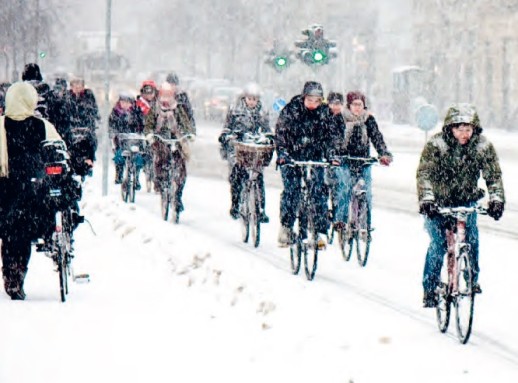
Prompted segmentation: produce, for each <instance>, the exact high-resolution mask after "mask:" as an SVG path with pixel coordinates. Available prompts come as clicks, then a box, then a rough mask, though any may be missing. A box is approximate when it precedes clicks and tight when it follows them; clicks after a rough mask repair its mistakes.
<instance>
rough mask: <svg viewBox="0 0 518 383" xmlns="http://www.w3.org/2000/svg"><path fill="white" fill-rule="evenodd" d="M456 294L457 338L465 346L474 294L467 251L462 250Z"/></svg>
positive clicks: (469, 328)
mask: <svg viewBox="0 0 518 383" xmlns="http://www.w3.org/2000/svg"><path fill="white" fill-rule="evenodd" d="M457 278H458V293H457V294H456V296H455V300H454V305H455V317H456V323H457V337H458V338H459V341H460V342H461V343H462V344H466V343H467V342H468V340H469V336H470V335H471V328H472V325H473V309H474V305H475V294H474V293H473V273H472V271H471V263H470V261H469V254H468V251H467V249H462V250H461V253H460V256H459V259H458V260H457Z"/></svg>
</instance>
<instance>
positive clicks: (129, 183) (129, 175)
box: [117, 133, 145, 203]
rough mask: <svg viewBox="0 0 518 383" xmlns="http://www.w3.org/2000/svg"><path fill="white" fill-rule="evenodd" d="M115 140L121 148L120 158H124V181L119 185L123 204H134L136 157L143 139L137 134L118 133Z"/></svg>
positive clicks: (140, 151)
mask: <svg viewBox="0 0 518 383" xmlns="http://www.w3.org/2000/svg"><path fill="white" fill-rule="evenodd" d="M117 139H118V140H119V141H120V146H121V147H122V148H123V150H122V156H123V157H124V158H125V166H124V167H125V170H124V172H125V173H124V179H123V181H122V184H121V195H122V200H123V201H124V202H128V200H129V202H131V203H134V202H135V194H136V188H137V163H136V160H137V155H138V154H140V153H142V152H143V150H141V149H142V148H143V146H144V142H145V137H144V136H142V135H141V134H139V133H119V134H117Z"/></svg>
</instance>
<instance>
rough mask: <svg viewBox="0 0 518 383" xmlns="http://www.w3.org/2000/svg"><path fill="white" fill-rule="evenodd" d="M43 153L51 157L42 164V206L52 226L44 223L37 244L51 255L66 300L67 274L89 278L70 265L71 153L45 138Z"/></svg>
mask: <svg viewBox="0 0 518 383" xmlns="http://www.w3.org/2000/svg"><path fill="white" fill-rule="evenodd" d="M43 151H44V152H46V153H45V155H46V156H51V157H53V158H52V159H51V160H50V161H49V160H47V162H46V164H45V176H44V180H43V185H45V188H44V190H45V196H44V198H45V200H44V206H45V207H46V209H48V210H47V213H46V215H45V217H47V218H48V219H50V220H51V221H52V224H51V225H52V226H51V228H49V227H45V229H44V230H45V233H44V235H43V243H38V244H37V245H36V249H37V251H40V252H44V253H45V255H46V256H47V257H49V258H51V259H52V260H53V262H54V265H55V266H56V271H57V272H58V275H59V287H60V289H59V290H60V298H61V301H62V302H65V301H66V296H67V294H68V292H69V289H68V277H69V276H70V277H72V279H73V280H76V279H78V278H81V279H83V278H84V279H89V275H88V274H81V275H77V276H76V275H74V273H73V269H72V259H73V258H74V255H73V247H72V243H73V231H74V220H73V216H72V215H73V212H72V206H71V203H70V195H69V194H70V191H69V190H67V185H69V182H71V179H70V175H71V168H70V166H69V161H70V156H69V154H68V152H67V151H66V147H65V145H64V143H63V142H62V141H46V142H44V143H43Z"/></svg>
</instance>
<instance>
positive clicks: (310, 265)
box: [304, 233, 318, 281]
mask: <svg viewBox="0 0 518 383" xmlns="http://www.w3.org/2000/svg"><path fill="white" fill-rule="evenodd" d="M308 239H309V240H310V241H308V243H309V244H311V245H309V246H304V271H305V273H306V278H307V280H308V281H312V280H313V279H314V278H315V274H316V271H317V264H318V246H317V234H316V233H313V234H312V238H308Z"/></svg>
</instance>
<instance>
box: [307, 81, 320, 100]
mask: <svg viewBox="0 0 518 383" xmlns="http://www.w3.org/2000/svg"><path fill="white" fill-rule="evenodd" d="M302 95H303V96H318V97H322V98H323V97H324V90H323V89H322V84H320V83H319V82H316V81H307V82H306V83H305V84H304V89H302Z"/></svg>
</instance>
